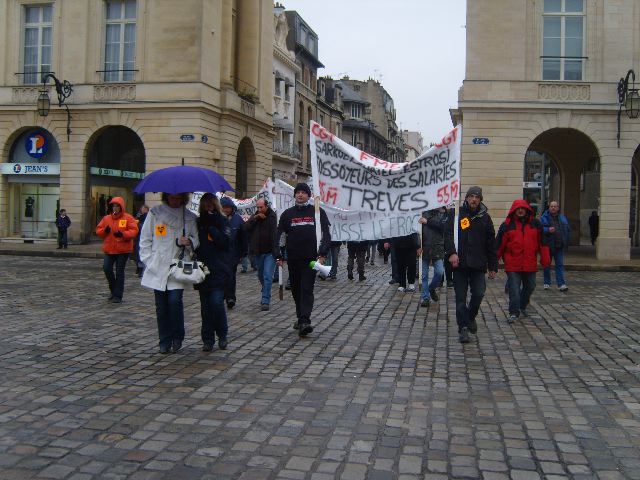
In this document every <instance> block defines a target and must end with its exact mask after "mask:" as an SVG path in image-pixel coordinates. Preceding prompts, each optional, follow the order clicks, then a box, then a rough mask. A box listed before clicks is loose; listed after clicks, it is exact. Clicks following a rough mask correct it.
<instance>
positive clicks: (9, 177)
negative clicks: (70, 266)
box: [0, 0, 274, 242]
mask: <svg viewBox="0 0 640 480" xmlns="http://www.w3.org/2000/svg"><path fill="white" fill-rule="evenodd" d="M0 38H3V43H2V45H1V46H0V166H1V167H2V170H1V175H0V237H7V236H11V237H17V238H20V237H24V238H46V237H51V236H53V235H54V232H55V228H54V227H53V223H52V222H53V220H54V218H55V212H56V210H57V208H58V207H61V208H66V210H67V212H68V214H69V216H70V217H71V218H72V219H73V224H72V228H71V230H70V232H69V235H70V240H71V241H72V242H82V241H86V240H88V239H89V238H90V237H91V235H92V232H93V230H94V227H95V224H96V221H97V220H98V219H99V217H100V216H101V215H102V214H104V213H105V209H106V207H105V205H106V202H107V201H108V199H109V197H112V196H116V195H119V196H123V197H125V199H126V200H127V203H128V208H127V209H128V210H129V211H131V212H133V211H134V210H135V208H136V207H137V205H139V204H140V203H142V202H144V201H147V202H154V201H157V198H158V197H157V196H156V195H153V194H148V195H147V198H146V199H145V198H144V197H140V196H134V194H133V191H132V189H133V187H134V186H135V184H136V183H137V182H138V181H139V179H140V178H142V177H143V176H144V174H145V173H148V172H151V171H153V170H156V169H158V168H162V167H167V166H172V165H177V164H179V163H180V162H181V159H182V158H184V160H185V163H186V164H190V165H198V166H203V167H207V168H212V169H215V170H216V171H218V172H219V173H221V174H223V175H224V176H225V178H227V180H229V182H230V183H231V184H232V185H233V186H234V188H235V190H236V195H237V196H238V197H242V196H246V195H250V194H252V193H253V192H255V191H256V190H257V188H258V187H259V186H260V185H261V183H262V182H263V181H264V179H265V178H266V177H267V176H269V175H271V167H272V151H273V142H272V140H273V130H272V129H273V119H272V113H273V112H272V102H273V75H272V70H273V56H274V53H273V48H274V47H273V43H274V19H273V4H272V3H271V2H265V1H264V0H183V1H181V2H175V1H171V0H153V1H151V0H64V1H62V0H44V1H41V0H39V1H34V0H0ZM47 72H51V73H53V74H54V75H55V77H57V78H58V79H60V80H63V79H64V80H68V81H69V82H70V83H72V84H73V92H72V93H71V95H70V96H69V98H68V99H67V100H66V102H65V104H66V105H67V106H68V107H69V110H70V113H71V125H70V127H71V133H70V135H69V136H68V138H67V113H66V110H65V108H58V106H57V104H56V102H55V91H54V90H53V89H52V82H51V80H49V82H48V83H49V84H48V87H47V90H48V91H49V94H50V95H51V96H53V99H52V102H51V104H52V105H51V111H50V113H49V115H48V116H46V117H41V116H39V115H38V113H37V112H36V99H37V97H38V96H39V95H40V91H41V90H42V89H43V86H42V77H43V74H45V73H47Z"/></svg>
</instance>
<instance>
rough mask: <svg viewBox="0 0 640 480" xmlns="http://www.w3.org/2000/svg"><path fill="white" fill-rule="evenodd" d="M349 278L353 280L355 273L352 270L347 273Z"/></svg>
mask: <svg viewBox="0 0 640 480" xmlns="http://www.w3.org/2000/svg"><path fill="white" fill-rule="evenodd" d="M347 278H348V279H349V280H353V273H352V272H349V273H347Z"/></svg>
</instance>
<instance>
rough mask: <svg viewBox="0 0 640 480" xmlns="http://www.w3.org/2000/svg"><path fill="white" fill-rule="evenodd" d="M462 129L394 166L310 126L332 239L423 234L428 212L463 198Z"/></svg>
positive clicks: (316, 173)
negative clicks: (422, 224)
mask: <svg viewBox="0 0 640 480" xmlns="http://www.w3.org/2000/svg"><path fill="white" fill-rule="evenodd" d="M461 135H462V129H461V127H460V126H458V127H456V128H454V129H453V130H451V132H449V133H448V134H447V135H446V136H445V137H444V138H443V139H442V141H441V142H439V143H437V144H435V145H434V146H433V147H431V148H430V149H428V150H426V151H425V152H424V153H422V154H421V155H420V156H419V157H418V158H417V159H416V160H413V161H411V162H405V163H391V162H388V161H386V160H381V159H379V158H376V157H374V156H372V155H369V154H368V153H366V152H363V151H361V150H358V149H357V148H355V147H353V146H351V145H349V144H348V143H346V142H344V141H343V140H341V139H339V138H338V137H336V136H334V135H333V134H331V133H330V132H328V131H327V130H325V129H324V128H323V127H322V126H321V125H320V124H318V123H316V122H311V133H310V139H311V168H312V171H313V178H314V183H315V185H314V187H315V190H316V191H319V192H320V198H321V201H322V204H323V208H324V209H325V210H326V212H327V215H328V216H329V221H330V222H331V237H332V240H336V241H343V240H377V239H382V238H391V237H398V236H404V235H409V234H410V233H412V232H414V231H418V227H419V224H418V218H419V217H420V215H421V214H422V212H423V211H426V210H432V209H435V208H438V207H441V206H447V205H449V204H451V203H454V202H456V201H457V200H458V196H459V194H460V192H459V190H460V140H461Z"/></svg>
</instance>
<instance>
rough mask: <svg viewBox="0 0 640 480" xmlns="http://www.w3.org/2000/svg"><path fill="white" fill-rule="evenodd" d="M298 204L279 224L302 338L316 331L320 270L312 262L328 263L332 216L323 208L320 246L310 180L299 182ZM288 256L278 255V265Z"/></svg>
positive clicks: (281, 216) (296, 188) (296, 327)
mask: <svg viewBox="0 0 640 480" xmlns="http://www.w3.org/2000/svg"><path fill="white" fill-rule="evenodd" d="M293 195H294V199H295V205H294V206H293V207H290V208H288V209H286V210H285V211H284V212H282V215H280V222H279V224H278V245H280V236H281V235H282V234H286V235H287V262H288V264H289V279H290V280H291V293H292V294H293V299H294V301H295V303H296V321H295V323H294V325H293V328H295V329H297V330H298V334H299V335H300V336H301V337H304V336H306V335H308V334H309V333H311V332H313V327H312V326H311V312H312V310H313V300H314V297H313V288H314V284H315V279H316V273H317V272H316V270H313V269H312V268H311V267H310V266H309V263H310V262H311V261H313V260H317V261H318V262H320V264H324V261H325V258H326V256H327V254H328V253H329V248H330V245H331V232H330V231H329V226H330V224H329V219H328V218H327V214H326V213H325V211H324V209H322V208H321V209H320V231H321V239H320V242H319V243H320V247H319V248H318V246H317V245H318V242H317V237H316V219H315V208H314V206H313V204H312V203H311V202H309V198H310V197H311V189H310V188H309V185H307V184H306V183H299V184H297V185H296V187H295V188H294V190H293ZM283 263H284V259H283V258H282V256H280V257H279V258H278V266H282V264H283Z"/></svg>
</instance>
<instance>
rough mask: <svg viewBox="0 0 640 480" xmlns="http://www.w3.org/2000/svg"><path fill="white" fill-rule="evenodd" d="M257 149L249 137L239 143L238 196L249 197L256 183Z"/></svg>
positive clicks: (237, 160) (237, 161) (237, 166)
mask: <svg viewBox="0 0 640 480" xmlns="http://www.w3.org/2000/svg"><path fill="white" fill-rule="evenodd" d="M255 177H256V150H255V148H254V146H253V142H252V141H251V139H250V138H249V137H244V138H243V139H242V140H241V141H240V144H239V145H238V153H237V155H236V185H235V189H236V191H235V194H236V198H247V197H248V196H249V194H250V193H251V190H252V189H253V187H254V185H255V183H256V178H255Z"/></svg>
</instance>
